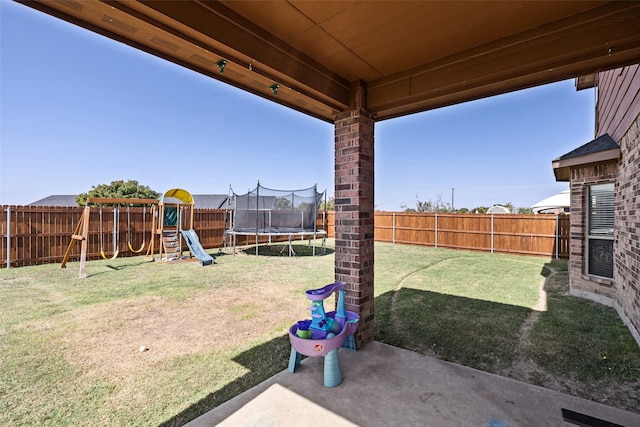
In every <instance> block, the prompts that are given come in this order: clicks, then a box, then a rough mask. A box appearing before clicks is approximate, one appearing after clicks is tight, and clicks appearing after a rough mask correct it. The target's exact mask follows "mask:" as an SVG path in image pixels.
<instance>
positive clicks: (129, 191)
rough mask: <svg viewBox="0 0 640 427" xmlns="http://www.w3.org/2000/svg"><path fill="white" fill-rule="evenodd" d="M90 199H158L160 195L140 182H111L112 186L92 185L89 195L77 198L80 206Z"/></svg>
mask: <svg viewBox="0 0 640 427" xmlns="http://www.w3.org/2000/svg"><path fill="white" fill-rule="evenodd" d="M89 197H110V198H125V199H157V198H159V197H160V193H158V192H157V191H154V190H152V189H151V188H149V187H148V186H146V185H141V184H139V183H138V181H135V180H129V181H127V182H125V181H123V180H119V181H111V184H100V185H92V186H91V190H89V192H88V193H81V194H80V195H78V197H76V203H77V204H78V206H85V205H86V204H87V199H88V198H89Z"/></svg>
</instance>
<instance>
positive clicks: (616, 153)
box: [551, 148, 620, 181]
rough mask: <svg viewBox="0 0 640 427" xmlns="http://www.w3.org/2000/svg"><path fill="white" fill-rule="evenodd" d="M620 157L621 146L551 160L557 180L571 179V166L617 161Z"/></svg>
mask: <svg viewBox="0 0 640 427" xmlns="http://www.w3.org/2000/svg"><path fill="white" fill-rule="evenodd" d="M619 158H620V148H614V149H612V150H606V151H600V152H597V153H591V154H587V155H585V156H579V157H571V158H568V159H556V160H554V161H552V162H551V165H552V167H553V173H554V175H555V176H556V181H569V180H570V179H571V168H572V167H577V166H585V165H588V164H591V163H606V162H611V161H617V160H618V159H619Z"/></svg>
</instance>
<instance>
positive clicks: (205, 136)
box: [0, 0, 595, 210]
mask: <svg viewBox="0 0 640 427" xmlns="http://www.w3.org/2000/svg"><path fill="white" fill-rule="evenodd" d="M0 31H1V33H0V55H1V56H0V204H18V205H19V204H28V203H31V202H33V201H36V200H38V199H41V198H44V197H46V196H48V195H51V194H78V193H81V192H86V191H89V190H90V189H91V186H92V185H98V184H103V183H109V182H111V181H113V180H118V179H124V180H128V179H135V180H137V181H138V182H140V183H141V184H143V185H148V186H150V187H151V188H153V189H154V190H156V191H159V192H164V191H166V190H168V189H170V188H174V187H181V188H184V189H186V190H188V191H190V192H191V193H192V194H226V193H227V192H228V189H229V185H232V187H233V189H234V190H235V191H236V192H239V193H241V192H245V191H246V190H247V189H249V188H253V187H255V184H256V180H257V179H260V182H261V183H262V184H263V185H265V186H267V187H271V188H278V189H297V188H305V187H308V186H311V185H313V184H314V183H316V182H317V183H318V188H319V189H320V190H324V189H325V188H326V189H327V190H328V194H329V195H333V185H334V184H333V183H334V181H333V166H334V165H333V160H334V157H333V125H332V124H329V123H326V122H322V121H320V120H317V119H314V118H311V117H308V116H306V115H304V114H302V113H298V112H296V111H293V110H290V109H288V108H285V107H281V106H279V105H277V104H275V103H272V102H270V101H267V100H264V99H262V98H259V97H256V96H254V95H251V94H248V93H245V92H243V91H241V90H239V89H236V88H233V87H231V86H229V85H226V84H224V83H221V82H217V81H214V80H212V79H210V78H206V77H204V76H201V75H199V74H197V73H195V72H192V71H189V70H186V69H183V68H180V67H179V66H177V65H173V64H171V63H168V62H166V61H163V60H161V59H157V58H155V57H152V56H150V55H148V54H146V53H143V52H140V51H137V50H135V49H133V48H130V47H127V46H125V45H122V44H120V43H117V42H115V41H112V40H109V39H107V38H104V37H102V36H99V35H97V34H94V33H91V32H89V31H86V30H83V29H81V28H78V27H75V26H73V25H71V24H68V23H66V22H63V21H60V20H58V19H56V18H53V17H50V16H48V15H45V14H43V13H41V12H37V11H34V10H31V9H30V8H27V7H25V6H22V5H20V4H16V3H14V2H9V1H5V0H0ZM594 96H595V95H594V91H593V90H592V89H589V90H583V91H580V92H577V91H576V90H575V88H574V82H573V81H572V80H570V81H565V82H559V83H555V84H552V85H546V86H542V87H538V88H533V89H528V90H525V91H519V92H514V93H510V94H506V95H501V96H497V97H492V98H487V99H483V100H478V101H474V102H469V103H465V104H459V105H456V106H451V107H447V108H442V109H438V110H433V111H428V112H424V113H420V114H414V115H411V116H406V117H402V118H397V119H392V120H386V121H383V122H379V123H377V124H376V129H375V150H376V151H375V162H376V167H375V177H376V200H375V204H376V208H377V209H383V210H400V208H401V206H402V205H403V204H406V205H407V206H409V207H414V206H415V201H416V198H419V199H420V200H423V201H425V200H429V199H431V200H435V199H436V198H438V197H441V198H442V200H443V201H445V202H447V203H450V202H451V195H452V191H451V188H455V191H454V196H455V197H454V204H455V207H456V208H460V207H467V208H474V207H477V206H491V205H493V204H496V203H506V202H511V203H513V204H514V205H515V206H517V207H521V206H530V205H532V204H534V203H535V202H537V201H539V200H541V199H544V198H546V197H548V196H551V195H554V194H556V193H558V192H560V191H561V190H564V189H566V188H568V185H567V183H556V182H555V180H554V176H553V171H552V169H551V161H552V160H553V159H554V158H556V157H558V156H560V155H562V154H564V153H566V152H568V151H571V150H572V149H574V148H576V147H578V146H580V145H582V144H584V143H586V142H588V141H589V140H591V139H592V138H593V136H594V102H595V98H594Z"/></svg>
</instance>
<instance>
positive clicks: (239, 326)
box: [39, 284, 304, 377]
mask: <svg viewBox="0 0 640 427" xmlns="http://www.w3.org/2000/svg"><path fill="white" fill-rule="evenodd" d="M274 287H275V285H274ZM279 287H280V288H282V285H281V284H279ZM286 294H287V292H286V291H283V290H282V289H280V290H279V291H276V290H275V289H271V288H270V287H269V286H260V287H259V288H258V289H252V290H251V292H246V291H245V292H242V291H240V292H239V291H238V290H237V289H222V290H220V289H217V290H215V291H213V290H212V291H203V292H200V293H198V294H197V295H196V296H194V297H190V298H188V299H185V300H177V301H176V300H175V299H171V298H166V297H155V296H153V297H152V296H146V297H140V298H135V299H128V300H119V301H114V302H111V303H107V304H100V305H97V306H88V307H86V308H83V309H80V310H74V311H73V312H71V313H65V314H62V315H60V316H57V317H58V319H57V321H56V323H55V326H53V325H52V323H51V319H50V321H49V322H46V323H41V324H40V325H39V326H40V327H41V328H42V329H43V331H46V332H49V333H50V334H51V335H53V336H54V337H52V338H54V339H56V340H57V341H58V342H60V343H61V344H62V347H63V348H64V349H65V354H64V357H65V359H66V360H67V361H68V362H69V363H71V364H73V365H75V366H79V367H80V368H81V369H82V370H83V371H85V372H87V373H89V374H99V375H104V374H107V375H108V376H118V377H122V376H129V375H133V374H136V373H138V372H143V371H146V370H148V365H149V364H155V363H162V362H165V361H167V360H170V359H172V358H175V357H179V356H183V355H191V354H197V353H202V352H213V351H220V350H223V349H227V348H231V347H235V346H242V345H246V343H247V342H250V341H252V340H253V339H259V338H260V336H263V335H265V333H268V332H265V331H282V332H283V333H284V331H285V330H286V327H287V325H288V324H290V323H291V321H292V319H294V318H295V311H293V313H294V314H293V315H292V309H295V308H299V309H301V310H304V301H303V300H302V299H300V298H297V299H294V298H288V297H287V296H286ZM297 300H300V302H298V301H297ZM298 305H300V307H297V306H298ZM294 320H295V319H294ZM63 331H64V332H63Z"/></svg>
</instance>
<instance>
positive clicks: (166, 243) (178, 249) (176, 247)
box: [161, 229, 182, 261]
mask: <svg viewBox="0 0 640 427" xmlns="http://www.w3.org/2000/svg"><path fill="white" fill-rule="evenodd" d="M161 258H162V259H163V260H166V261H170V260H176V259H181V258H182V242H181V240H180V235H179V234H178V230H177V229H176V230H167V229H164V230H162V256H161Z"/></svg>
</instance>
